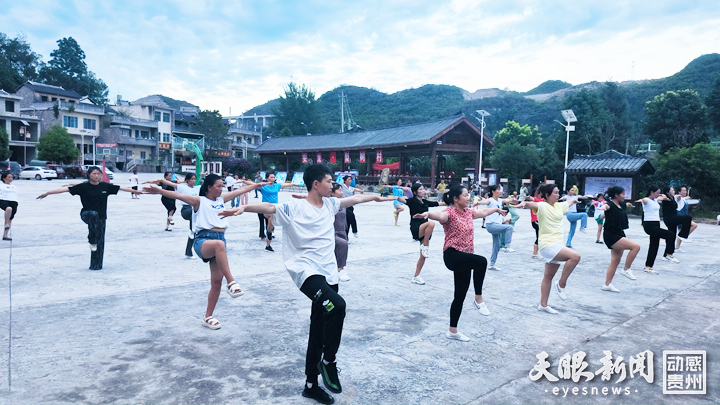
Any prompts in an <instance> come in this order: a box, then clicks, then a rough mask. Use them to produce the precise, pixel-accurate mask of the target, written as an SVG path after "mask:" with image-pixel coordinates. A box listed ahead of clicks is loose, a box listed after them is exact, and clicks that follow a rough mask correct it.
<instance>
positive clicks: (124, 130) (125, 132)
mask: <svg viewBox="0 0 720 405" xmlns="http://www.w3.org/2000/svg"><path fill="white" fill-rule="evenodd" d="M120 135H122V136H130V135H132V131H131V130H129V129H127V128H121V129H120Z"/></svg>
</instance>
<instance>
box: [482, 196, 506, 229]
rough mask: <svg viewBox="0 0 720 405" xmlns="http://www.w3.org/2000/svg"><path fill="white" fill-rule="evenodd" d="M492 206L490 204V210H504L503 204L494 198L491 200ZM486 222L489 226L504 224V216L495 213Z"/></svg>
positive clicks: (486, 218)
mask: <svg viewBox="0 0 720 405" xmlns="http://www.w3.org/2000/svg"><path fill="white" fill-rule="evenodd" d="M489 200H490V204H488V206H487V207H488V208H500V209H502V202H501V201H500V200H496V199H494V198H490V199H489ZM485 222H487V223H489V224H502V222H503V216H502V215H500V214H499V213H497V212H493V213H492V214H490V215H488V216H487V217H485Z"/></svg>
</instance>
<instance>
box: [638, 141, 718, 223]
mask: <svg viewBox="0 0 720 405" xmlns="http://www.w3.org/2000/svg"><path fill="white" fill-rule="evenodd" d="M655 166H656V167H657V171H656V172H655V175H654V176H653V179H652V180H653V181H655V182H656V184H670V183H671V182H674V183H678V184H683V185H686V186H688V187H692V194H693V197H694V198H701V199H703V200H704V201H703V206H704V207H705V208H708V206H709V205H710V206H714V207H715V208H716V209H717V207H718V206H720V204H718V202H717V196H718V195H720V152H718V151H717V149H715V148H713V147H712V146H710V145H709V144H706V143H699V144H697V145H695V146H693V147H692V148H682V149H671V150H669V151H668V152H667V153H665V154H663V155H660V156H659V157H658V160H657V162H656V164H655Z"/></svg>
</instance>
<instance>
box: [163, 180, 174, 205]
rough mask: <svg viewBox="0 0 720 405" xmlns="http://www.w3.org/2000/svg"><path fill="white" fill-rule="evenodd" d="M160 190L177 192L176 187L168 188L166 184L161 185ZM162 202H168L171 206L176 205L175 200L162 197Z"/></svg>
mask: <svg viewBox="0 0 720 405" xmlns="http://www.w3.org/2000/svg"><path fill="white" fill-rule="evenodd" d="M160 188H162V189H163V190H168V191H176V190H175V187H173V186H168V185H167V184H165V183H160ZM160 200H161V201H163V202H168V203H170V204H175V199H174V198H170V197H165V196H162V197H160Z"/></svg>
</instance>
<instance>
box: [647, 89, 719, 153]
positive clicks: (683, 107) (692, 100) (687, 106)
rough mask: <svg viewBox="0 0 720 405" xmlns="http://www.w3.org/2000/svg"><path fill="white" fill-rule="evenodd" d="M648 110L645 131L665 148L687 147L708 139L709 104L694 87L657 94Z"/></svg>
mask: <svg viewBox="0 0 720 405" xmlns="http://www.w3.org/2000/svg"><path fill="white" fill-rule="evenodd" d="M645 112H646V114H647V124H646V127H645V130H646V132H647V134H648V135H649V136H650V138H651V139H652V140H653V141H655V142H657V143H659V144H660V145H661V147H662V150H663V151H666V150H668V149H670V148H672V147H678V148H687V147H690V146H693V145H695V144H697V143H698V142H707V140H708V136H707V129H708V120H707V107H705V105H704V104H703V102H702V100H701V99H700V94H698V92H696V91H694V90H681V91H677V92H675V91H668V92H667V93H663V94H660V95H657V96H655V98H653V99H652V101H648V103H647V105H646V106H645Z"/></svg>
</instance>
